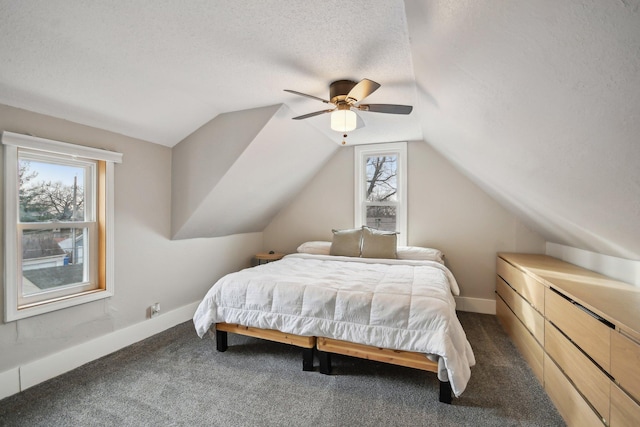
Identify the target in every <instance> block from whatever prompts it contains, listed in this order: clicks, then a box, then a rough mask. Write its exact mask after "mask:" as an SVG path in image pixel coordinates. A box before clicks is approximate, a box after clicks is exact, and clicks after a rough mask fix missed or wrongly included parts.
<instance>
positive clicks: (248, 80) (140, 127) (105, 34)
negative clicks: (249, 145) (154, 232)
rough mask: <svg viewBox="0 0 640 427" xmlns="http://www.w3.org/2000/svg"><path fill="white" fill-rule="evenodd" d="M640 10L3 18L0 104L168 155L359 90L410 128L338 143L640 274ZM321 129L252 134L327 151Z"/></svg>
mask: <svg viewBox="0 0 640 427" xmlns="http://www.w3.org/2000/svg"><path fill="white" fill-rule="evenodd" d="M639 8H640V6H639V0H617V1H614V0H610V1H600V0H573V1H567V2H559V1H552V0H538V1H530V0H511V1H508V2H506V1H504V2H495V1H487V0H467V1H464V0H448V1H444V0H441V1H439V0H423V1H413V0H406V1H405V2H402V1H399V0H388V1H367V0H350V1H343V0H334V1H322V2H319V1H296V2H292V1H282V0H265V1H259V2H245V1H226V2H225V1H217V2H210V1H193V2H183V1H177V0H175V1H164V2H157V1H153V0H142V1H136V2H129V1H124V0H114V1H110V2H69V1H66V0H48V1H36V0H22V1H19V2H17V1H12V0H0V55H2V58H3V61H2V66H1V67H0V103H4V104H7V105H11V106H14V107H20V108H25V109H28V110H32V111H36V112H40V113H44V114H49V115H52V116H56V117H61V118H64V119H68V120H72V121H75V122H79V123H83V124H87V125H92V126H95V127H99V128H103V129H107V130H111V131H114V132H118V133H122V134H125V135H128V136H133V137H137V138H141V139H145V140H148V141H151V142H154V143H158V144H163V145H166V146H169V147H173V146H175V145H176V144H178V143H179V142H180V141H183V140H185V138H187V136H188V135H190V134H192V133H193V132H194V131H196V130H197V129H199V128H200V127H201V126H203V125H204V124H206V123H208V122H210V121H211V120H212V119H214V118H216V117H218V116H220V115H223V114H244V113H242V112H243V111H244V110H250V109H256V108H268V107H269V106H274V105H280V104H285V105H286V106H287V108H288V109H289V110H290V111H289V112H288V113H287V114H290V115H291V116H294V115H299V114H304V113H308V112H312V111H317V110H321V109H323V108H324V107H325V106H324V104H321V103H319V102H316V101H314V100H311V99H308V98H303V97H298V96H295V95H291V94H288V93H285V92H283V91H282V89H294V90H298V91H301V92H305V93H309V94H312V95H314V96H318V97H321V98H326V97H327V96H328V85H329V83H330V82H331V81H334V80H337V79H343V78H349V79H353V80H360V79H362V78H364V77H367V78H370V79H373V80H376V81H378V82H379V83H381V84H382V88H381V89H379V90H378V91H377V92H376V93H375V94H373V95H372V96H371V97H370V98H368V99H367V101H368V102H371V103H398V104H411V105H414V107H415V108H414V112H413V113H412V114H411V115H410V116H391V115H382V114H375V113H360V116H361V120H362V122H363V123H364V124H365V127H363V128H361V129H358V130H356V131H354V132H352V133H351V134H350V135H349V136H348V138H347V142H348V143H350V144H357V143H368V142H382V141H398V140H421V139H424V140H425V141H426V142H427V143H428V144H431V145H432V146H433V147H435V148H436V149H437V150H438V151H440V152H441V153H442V154H443V155H444V156H446V157H447V158H448V159H449V160H450V161H451V162H452V163H453V164H455V165H456V166H457V167H458V168H459V169H460V170H461V171H463V172H464V173H466V174H467V175H468V176H469V177H470V178H471V179H473V180H474V181H475V182H476V183H478V185H480V186H481V187H482V188H484V189H485V190H486V191H487V192H488V193H490V194H492V195H493V196H494V197H495V198H496V199H497V200H499V201H500V202H501V203H502V204H504V205H505V206H507V207H508V208H509V209H511V210H513V211H515V212H516V213H518V215H519V216H521V217H522V218H524V220H525V221H526V222H527V223H528V224H529V225H530V226H531V227H532V228H533V229H534V230H536V231H538V232H540V233H541V234H542V235H543V236H545V237H546V238H547V239H548V240H549V241H552V242H557V243H564V244H569V245H572V246H576V247H580V248H583V249H589V250H594V251H597V252H601V253H606V254H610V255H616V256H621V257H627V258H633V259H640V226H639V224H640V173H639V172H638V164H639V163H640V148H639V147H640V144H639V141H638V135H640V120H639V119H638V117H639V113H640V81H639V80H640V15H639ZM278 111H279V113H278V114H284V113H282V111H286V110H278ZM233 112H240V113H233ZM328 120H329V118H328V115H323V116H318V117H315V118H312V119H308V120H305V121H304V122H303V123H300V122H292V121H290V120H279V119H278V120H274V121H272V122H271V121H269V123H270V125H268V126H266V128H270V129H271V130H270V131H269V135H272V136H274V137H275V135H277V134H278V133H279V132H284V131H285V130H287V131H291V132H295V131H300V129H302V127H304V126H306V127H310V128H313V129H315V131H317V132H318V133H320V134H321V135H324V137H325V138H326V139H329V140H331V141H333V143H335V144H338V143H339V142H340V141H341V140H342V136H341V135H339V134H336V133H335V132H332V131H330V130H329V126H328ZM254 140H256V141H260V137H259V136H258V137H257V138H256V139H254ZM260 144H261V143H260V142H258V146H260ZM176 150H177V149H176ZM176 152H177V151H176ZM321 161H322V160H320V159H319V160H317V163H318V164H320V163H321ZM229 167H230V168H233V166H229ZM291 179H292V180H298V181H299V182H302V181H303V180H304V179H305V178H304V176H302V175H301V176H292V177H291ZM205 199H206V197H205ZM195 209H196V211H197V208H195ZM258 209H262V208H258ZM264 209H265V210H271V209H274V207H273V206H270V207H268V208H266V207H265V208H264ZM258 223H260V221H258V222H256V223H254V225H252V227H254V226H257V227H259V225H257V224H258ZM177 228H180V227H179V226H177Z"/></svg>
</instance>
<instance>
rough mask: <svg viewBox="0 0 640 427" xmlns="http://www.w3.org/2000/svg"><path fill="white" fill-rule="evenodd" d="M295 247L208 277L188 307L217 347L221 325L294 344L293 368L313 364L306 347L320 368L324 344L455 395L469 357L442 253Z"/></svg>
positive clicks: (327, 351)
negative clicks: (433, 379) (428, 379)
mask: <svg viewBox="0 0 640 427" xmlns="http://www.w3.org/2000/svg"><path fill="white" fill-rule="evenodd" d="M325 245H326V244H325ZM361 245H362V243H361ZM302 246H304V245H301V248H302ZM301 248H299V249H298V250H299V253H295V254H291V255H287V256H285V257H284V258H283V259H282V260H280V261H276V262H272V263H269V264H264V265H260V266H256V267H252V268H248V269H244V270H241V271H239V272H235V273H231V274H229V275H226V276H225V277H223V278H221V279H220V280H218V281H217V282H216V283H215V284H214V285H213V287H212V288H211V289H210V290H209V292H208V293H207V295H206V296H205V298H204V299H203V300H202V302H201V303H200V305H199V307H198V309H197V311H196V313H195V315H194V325H195V328H196V332H197V333H198V335H199V336H200V337H203V336H204V335H205V334H206V333H207V332H208V331H209V330H211V329H215V332H216V345H217V349H218V350H219V351H225V350H226V348H227V342H226V334H227V332H232V333H240V334H244V335H250V336H255V337H258V338H264V339H270V340H273V341H278V342H284V343H287V344H292V345H297V346H299V347H301V348H302V349H303V369H305V370H313V359H314V351H315V352H317V354H318V356H319V357H318V358H319V360H320V371H321V372H322V373H325V374H326V373H330V372H331V354H332V353H338V354H346V355H349V356H356V357H363V358H367V359H372V360H378V361H383V362H388V363H394V364H399V365H402V366H409V367H413V368H417V369H422V370H425V371H431V372H436V373H437V376H438V379H439V381H440V400H441V401H443V402H447V403H450V402H451V394H452V393H453V394H454V395H455V396H460V394H461V393H462V392H463V391H464V389H465V387H466V385H467V382H468V380H469V377H470V372H471V369H470V368H471V367H472V366H473V365H474V364H475V358H474V355H473V351H472V349H471V346H470V345H469V343H468V341H467V339H466V335H465V333H464V331H463V329H462V326H461V325H460V322H459V321H458V318H457V316H456V313H455V300H454V298H453V295H457V294H458V293H459V289H458V285H457V283H456V281H455V278H454V277H453V275H452V274H451V272H450V271H449V270H448V269H447V268H446V267H445V266H444V265H443V263H442V262H439V261H438V260H435V261H434V260H428V259H397V258H398V257H396V258H395V259H393V258H391V259H390V258H376V257H362V256H357V257H356V256H344V255H330V254H329V255H327V254H326V253H324V252H320V251H311V250H304V249H303V250H301ZM415 249H419V248H413V249H412V250H414V252H415ZM362 253H363V252H362V250H360V251H359V254H360V255H362ZM399 253H400V251H398V254H399ZM350 255H352V254H350ZM374 255H376V254H375V253H374ZM405 258H406V257H405ZM409 258H415V257H409Z"/></svg>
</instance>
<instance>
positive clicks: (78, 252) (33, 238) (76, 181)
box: [2, 132, 122, 321]
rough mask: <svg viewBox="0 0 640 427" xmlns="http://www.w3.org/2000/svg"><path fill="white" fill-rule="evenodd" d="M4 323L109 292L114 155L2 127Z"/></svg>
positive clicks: (118, 156) (117, 158)
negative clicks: (26, 134)
mask: <svg viewBox="0 0 640 427" xmlns="http://www.w3.org/2000/svg"><path fill="white" fill-rule="evenodd" d="M2 143H3V144H4V147H5V149H4V157H5V177H4V178H5V247H4V253H5V289H4V291H5V299H4V300H5V321H12V320H17V319H22V318H25V317H29V316H34V315H37V314H42V313H46V312H50V311H53V310H58V309H61V308H66V307H70V306H73V305H77V304H82V303H86V302H89V301H95V300H98V299H101V298H106V297H109V296H111V295H113V291H114V286H113V165H114V163H116V162H117V163H120V162H121V161H122V155H121V154H120V153H114V152H110V151H104V150H98V149H94V148H88V147H82V146H78V145H73V144H67V143H64V142H58V141H51V140H46V139H42V138H34V137H30V136H25V135H19V134H14V133H9V132H3V134H2Z"/></svg>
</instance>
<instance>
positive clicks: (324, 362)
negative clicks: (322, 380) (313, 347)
mask: <svg viewBox="0 0 640 427" xmlns="http://www.w3.org/2000/svg"><path fill="white" fill-rule="evenodd" d="M318 359H320V373H321V374H325V375H329V374H330V373H331V353H327V352H326V351H320V350H318Z"/></svg>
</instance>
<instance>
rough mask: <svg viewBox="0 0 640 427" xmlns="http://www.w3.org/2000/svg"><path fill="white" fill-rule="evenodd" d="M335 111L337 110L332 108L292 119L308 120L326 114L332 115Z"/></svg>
mask: <svg viewBox="0 0 640 427" xmlns="http://www.w3.org/2000/svg"><path fill="white" fill-rule="evenodd" d="M333 110H335V108H332V109H331V110H322V111H316V112H315V113H309V114H304V115H302V116H298V117H292V119H293V120H302V119H308V118H309V117H314V116H319V115H320V114H324V113H330V112H332V111H333Z"/></svg>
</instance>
